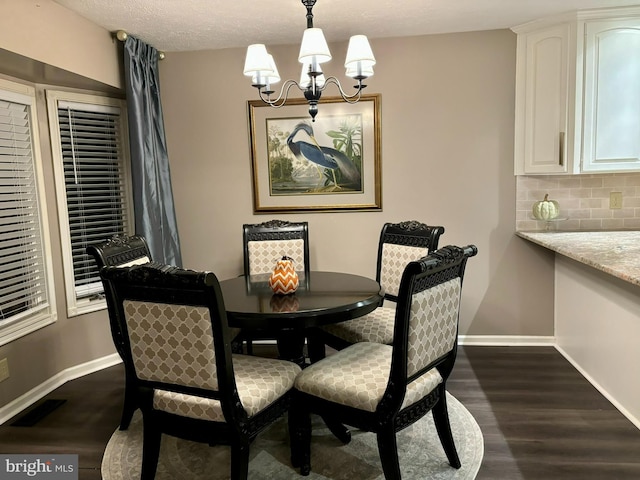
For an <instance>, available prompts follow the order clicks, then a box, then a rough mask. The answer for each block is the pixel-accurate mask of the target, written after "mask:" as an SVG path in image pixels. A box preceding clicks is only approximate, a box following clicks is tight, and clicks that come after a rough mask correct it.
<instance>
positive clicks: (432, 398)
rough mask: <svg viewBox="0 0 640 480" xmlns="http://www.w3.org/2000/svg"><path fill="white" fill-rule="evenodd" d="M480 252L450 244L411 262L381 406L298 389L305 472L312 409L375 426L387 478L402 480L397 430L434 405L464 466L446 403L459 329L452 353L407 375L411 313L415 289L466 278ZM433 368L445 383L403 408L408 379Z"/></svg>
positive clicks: (297, 429) (295, 454) (453, 454)
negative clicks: (366, 406) (470, 259)
mask: <svg viewBox="0 0 640 480" xmlns="http://www.w3.org/2000/svg"><path fill="white" fill-rule="evenodd" d="M476 254H477V248H476V247H475V246H474V245H469V246H467V247H464V248H459V247H455V246H447V247H444V248H442V249H440V250H437V251H435V252H431V253H430V254H429V255H428V257H425V258H423V259H421V260H419V261H415V262H411V263H410V264H409V265H408V266H407V267H406V269H405V271H404V274H403V276H402V281H401V285H400V292H399V295H398V299H397V301H398V305H397V309H396V322H395V331H394V343H393V353H392V361H391V373H390V376H389V382H388V384H387V388H386V391H385V393H384V395H383V398H382V400H381V401H380V403H379V405H378V408H377V409H376V411H374V412H368V411H364V410H359V409H357V408H353V407H350V406H345V405H341V404H338V403H334V402H331V401H328V400H324V399H322V398H319V397H316V396H314V395H310V394H307V393H304V392H301V391H299V390H294V399H293V404H292V407H291V408H292V410H291V412H290V417H289V418H290V421H291V422H292V423H293V424H294V425H295V426H294V427H292V428H293V430H292V433H291V434H292V437H291V460H292V464H293V465H294V466H295V467H300V472H301V474H302V475H308V474H309V472H310V469H311V465H310V444H311V420H310V414H311V413H316V414H319V415H321V416H322V417H323V418H325V419H330V420H331V421H333V422H341V423H344V424H346V425H350V426H353V427H356V428H359V429H361V430H365V431H369V432H375V433H376V434H377V438H378V450H379V452H380V459H381V463H382V466H383V472H384V475H385V479H386V480H399V479H400V478H401V476H400V469H399V463H398V454H397V443H396V432H398V431H400V430H402V429H404V428H406V427H408V426H409V425H411V424H413V423H415V422H416V421H417V420H419V419H420V418H422V417H423V416H424V415H426V414H427V413H428V412H429V411H431V412H432V415H433V419H434V423H435V426H436V430H437V433H438V436H439V438H440V441H441V443H442V446H443V449H444V451H445V454H446V456H447V460H448V461H449V464H450V465H451V466H452V467H454V468H460V465H461V464H460V460H459V458H458V454H457V451H456V448H455V443H454V440H453V436H452V433H451V427H450V424H449V416H448V411H447V403H446V383H447V379H448V378H449V375H450V373H451V371H452V369H453V366H454V363H455V359H456V355H457V347H458V341H457V330H456V339H455V342H454V345H453V348H452V349H451V350H450V351H449V352H448V353H446V354H445V355H443V356H442V357H441V358H438V359H437V360H435V361H434V362H432V363H431V364H430V365H427V366H426V367H425V368H423V369H422V370H421V371H420V372H417V373H416V374H415V375H414V376H413V377H412V378H407V347H408V337H409V318H410V310H411V299H412V297H413V295H414V294H416V293H418V292H421V291H424V290H426V289H428V288H431V287H433V286H435V285H439V284H442V283H444V282H447V281H449V280H452V279H455V278H456V277H459V278H460V281H461V283H462V279H463V277H464V271H465V267H466V262H467V259H468V257H471V256H474V255H476ZM458 314H459V312H458ZM432 368H437V369H438V371H439V372H440V375H441V377H442V383H440V384H439V385H438V386H437V387H436V388H435V389H434V390H433V391H432V392H431V393H429V394H428V395H426V396H425V397H423V398H422V399H421V400H419V401H417V402H415V403H413V404H411V405H409V406H408V407H406V408H404V409H401V406H402V402H403V400H404V395H405V391H406V388H407V384H408V383H409V382H410V381H411V380H412V379H413V378H416V377H418V376H420V375H422V374H423V373H425V372H426V371H428V370H431V369H432Z"/></svg>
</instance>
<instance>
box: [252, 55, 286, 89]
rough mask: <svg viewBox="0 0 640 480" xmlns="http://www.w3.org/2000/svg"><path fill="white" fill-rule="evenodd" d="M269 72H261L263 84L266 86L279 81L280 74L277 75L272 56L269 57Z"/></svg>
mask: <svg viewBox="0 0 640 480" xmlns="http://www.w3.org/2000/svg"><path fill="white" fill-rule="evenodd" d="M269 70H271V72H261V73H262V74H263V80H264V83H266V84H267V85H273V84H274V83H278V82H279V81H280V74H279V73H278V67H276V62H275V60H274V59H273V55H269ZM254 78H255V77H254Z"/></svg>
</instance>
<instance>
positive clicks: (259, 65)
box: [244, 0, 376, 122]
mask: <svg viewBox="0 0 640 480" xmlns="http://www.w3.org/2000/svg"><path fill="white" fill-rule="evenodd" d="M315 3H316V0H302V4H303V5H304V6H305V7H306V9H307V28H306V30H305V31H304V34H303V36H302V44H301V45H300V54H299V55H298V61H299V62H300V63H301V64H302V72H301V74H300V81H299V82H296V81H295V80H287V81H285V82H284V83H283V84H282V88H281V90H280V94H279V95H278V97H277V98H273V95H274V93H275V91H274V90H272V89H271V86H272V85H273V84H274V83H277V82H279V81H280V75H279V74H278V68H277V67H276V64H275V61H274V60H273V57H272V56H271V55H270V54H269V52H267V49H266V47H265V46H264V45H263V44H261V43H259V44H254V45H249V47H248V48H247V56H246V58H245V63H244V74H245V75H246V76H248V77H251V85H252V86H254V87H256V88H257V89H258V92H259V95H260V99H261V100H262V101H263V102H264V103H266V104H267V105H270V106H272V107H275V108H280V107H282V106H283V105H284V104H285V103H286V101H287V98H288V96H289V90H290V89H291V87H293V86H294V85H295V86H296V87H298V89H299V90H300V91H301V92H302V93H303V94H304V97H305V98H306V99H307V102H308V103H309V114H310V115H311V120H312V121H314V122H315V118H316V114H317V113H318V101H319V100H320V97H321V96H322V92H323V91H324V89H325V88H327V86H328V85H330V84H334V85H335V86H336V87H338V91H339V92H340V96H341V97H342V99H343V100H344V101H345V102H347V103H356V102H357V101H358V100H360V96H361V94H362V89H363V88H365V87H366V85H364V84H363V83H362V81H363V80H365V79H366V78H368V77H371V76H372V75H373V66H374V65H375V64H376V59H375V57H374V56H373V52H372V51H371V46H370V45H369V40H367V37H366V36H364V35H354V36H353V37H351V38H350V39H349V47H348V49H347V58H346V60H345V62H344V66H345V68H346V73H345V75H346V76H347V77H350V78H353V79H354V80H357V81H358V84H357V85H354V86H353V87H354V88H355V89H356V91H355V92H354V93H352V94H351V95H348V94H347V93H345V91H344V90H343V89H342V86H341V85H340V82H339V81H338V79H337V78H336V77H328V78H325V76H324V74H323V73H322V67H321V66H320V64H322V63H325V62H328V61H329V60H331V52H330V51H329V47H328V45H327V41H326V40H325V38H324V34H323V33H322V29H320V28H314V26H313V13H312V9H313V6H314V5H315Z"/></svg>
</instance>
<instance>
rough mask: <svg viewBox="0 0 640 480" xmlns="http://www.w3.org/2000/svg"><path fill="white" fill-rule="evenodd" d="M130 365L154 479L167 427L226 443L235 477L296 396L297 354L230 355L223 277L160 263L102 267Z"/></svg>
mask: <svg viewBox="0 0 640 480" xmlns="http://www.w3.org/2000/svg"><path fill="white" fill-rule="evenodd" d="M101 277H102V279H103V281H104V282H105V283H106V284H107V285H108V286H109V291H110V292H111V293H112V295H111V296H110V297H108V301H110V302H112V305H111V307H112V310H113V311H114V313H115V318H116V321H117V322H118V324H119V325H120V328H121V331H122V332H124V336H123V339H124V347H125V348H124V364H125V368H126V369H127V371H128V374H129V376H130V378H131V379H132V381H133V386H134V391H135V394H136V397H137V400H138V403H139V405H140V409H141V411H142V421H143V441H142V473H141V478H142V479H143V480H145V479H153V478H154V476H155V473H156V470H157V464H158V460H159V455H160V445H161V441H162V436H163V435H170V436H174V437H178V438H182V439H186V440H190V441H194V442H201V443H207V444H209V445H229V446H230V449H231V475H230V478H231V479H233V480H239V479H240V480H245V479H246V478H247V475H248V468H249V447H250V444H251V442H252V441H253V440H254V439H255V438H256V437H257V435H258V434H259V433H260V432H261V431H262V430H264V429H265V428H266V427H267V426H269V425H270V424H272V423H273V422H274V421H276V420H277V419H278V418H279V417H281V416H282V415H283V414H284V413H285V412H287V410H288V408H289V404H290V396H291V391H292V387H293V382H294V380H295V377H296V375H297V374H298V373H299V372H300V371H301V370H300V367H299V366H297V365H296V364H295V363H293V362H288V361H285V360H277V359H271V358H259V357H253V356H250V355H241V354H233V353H232V351H231V340H232V336H231V332H230V329H229V325H228V321H227V315H226V311H225V307H224V299H223V297H222V292H221V290H220V285H219V283H218V279H217V277H216V276H215V274H213V273H212V272H198V271H192V270H184V269H181V268H178V267H172V266H168V265H163V264H159V263H150V264H146V265H137V266H132V267H127V268H117V267H105V268H103V269H102V270H101Z"/></svg>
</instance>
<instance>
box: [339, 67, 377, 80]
mask: <svg viewBox="0 0 640 480" xmlns="http://www.w3.org/2000/svg"><path fill="white" fill-rule="evenodd" d="M358 66H360V68H358ZM345 75H346V76H347V77H351V78H357V77H362V78H369V77H373V67H362V65H358V64H356V65H350V66H349V67H347V71H346V72H345Z"/></svg>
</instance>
